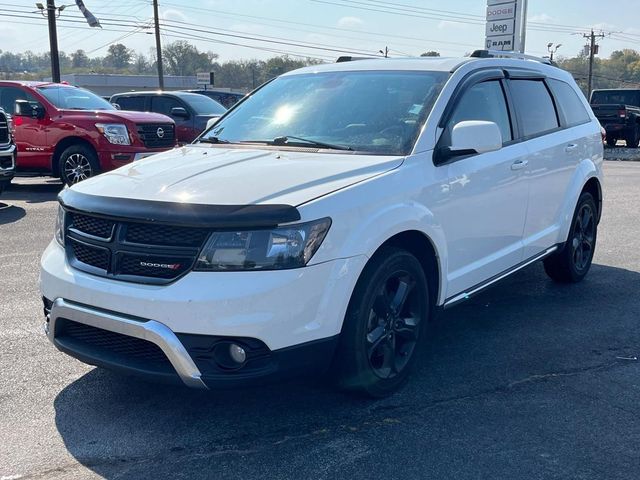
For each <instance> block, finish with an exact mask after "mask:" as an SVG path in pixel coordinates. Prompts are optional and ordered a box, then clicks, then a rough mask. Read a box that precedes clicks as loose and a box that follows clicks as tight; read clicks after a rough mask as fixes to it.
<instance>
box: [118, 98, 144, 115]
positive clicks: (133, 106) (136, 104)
mask: <svg viewBox="0 0 640 480" xmlns="http://www.w3.org/2000/svg"><path fill="white" fill-rule="evenodd" d="M144 100H145V97H119V98H117V99H114V103H117V104H118V105H120V108H121V109H122V110H133V111H134V112H144V111H145V110H146V108H145V105H144Z"/></svg>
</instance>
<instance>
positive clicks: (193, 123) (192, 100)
mask: <svg viewBox="0 0 640 480" xmlns="http://www.w3.org/2000/svg"><path fill="white" fill-rule="evenodd" d="M111 103H112V104H115V105H118V106H119V107H120V108H121V109H122V110H134V111H138V112H154V113H162V114H163V115H167V116H168V117H171V119H172V120H174V121H175V122H176V137H177V140H178V142H179V143H183V144H184V143H191V142H192V141H193V140H194V139H195V138H196V137H197V136H198V135H200V133H202V131H203V130H204V129H205V128H206V127H207V122H208V121H209V120H211V119H212V118H219V117H220V116H222V115H223V114H224V113H225V112H226V111H227V109H226V108H224V107H223V106H222V105H220V104H219V103H218V102H216V101H215V100H212V99H210V98H209V97H206V96H204V95H199V94H197V93H189V92H128V93H117V94H115V95H113V96H112V97H111Z"/></svg>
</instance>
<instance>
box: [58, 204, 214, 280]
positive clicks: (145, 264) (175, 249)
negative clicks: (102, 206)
mask: <svg viewBox="0 0 640 480" xmlns="http://www.w3.org/2000/svg"><path fill="white" fill-rule="evenodd" d="M208 235H209V230H207V229H202V228H195V227H179V226H175V225H158V224H153V223H137V222H131V221H118V220H111V219H105V218H102V217H95V216H93V215H90V214H87V213H84V212H83V213H80V212H69V214H68V215H67V225H66V251H67V257H68V259H69V263H70V264H71V265H72V266H73V267H74V268H77V269H78V270H82V271H85V272H87V273H91V274H94V275H99V276H103V277H107V278H112V279H115V280H122V281H127V282H136V283H148V284H166V283H169V282H171V281H173V280H176V279H177V278H179V277H180V276H182V275H184V274H185V273H187V272H188V271H189V270H190V269H191V268H192V267H193V265H194V264H195V262H196V258H197V256H198V253H199V252H200V249H201V248H202V246H203V244H204V243H205V242H206V240H207V237H208Z"/></svg>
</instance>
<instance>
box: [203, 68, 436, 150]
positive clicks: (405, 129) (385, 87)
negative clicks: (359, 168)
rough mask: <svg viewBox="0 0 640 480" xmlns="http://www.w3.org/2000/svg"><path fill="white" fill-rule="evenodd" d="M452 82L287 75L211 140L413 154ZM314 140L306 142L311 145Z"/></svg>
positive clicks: (426, 75) (423, 76) (379, 75)
mask: <svg viewBox="0 0 640 480" xmlns="http://www.w3.org/2000/svg"><path fill="white" fill-rule="evenodd" d="M447 78H448V73H445V72H428V71H416V72H409V71H391V70H389V71H334V72H318V73H302V74H287V75H283V76H281V77H278V78H277V79H275V80H274V81H272V82H270V83H268V84H266V85H265V86H264V87H262V88H260V89H259V90H258V91H256V92H255V93H254V94H253V95H251V96H250V97H248V98H247V99H245V100H243V101H242V103H240V104H239V105H238V106H237V107H236V108H235V109H234V110H233V111H231V112H230V113H229V114H228V115H227V116H226V117H225V118H224V119H222V120H221V121H220V122H218V123H216V125H215V127H213V128H212V129H210V130H209V131H208V132H207V133H205V134H204V136H203V139H204V140H207V139H210V138H212V137H216V139H217V141H222V142H224V141H227V142H242V141H255V142H257V144H258V145H259V144H260V143H264V144H266V145H273V144H278V143H277V142H276V140H279V139H280V137H294V136H295V137H300V138H303V139H304V140H300V139H297V140H296V139H293V138H291V139H290V140H287V141H286V142H287V145H290V146H293V147H308V146H309V144H310V142H314V141H315V142H322V143H325V144H332V145H334V146H336V147H338V148H340V147H342V148H350V149H352V150H356V151H361V152H362V151H365V152H372V153H377V154H383V155H406V154H407V153H409V152H410V151H411V149H412V148H413V145H414V143H415V141H416V139H417V137H418V135H419V133H420V130H421V128H422V125H424V122H425V120H426V119H427V116H428V115H429V112H431V109H432V108H433V104H434V102H435V100H436V99H437V98H438V95H439V94H440V90H441V89H442V86H443V85H444V82H445V81H446V80H447ZM305 140H307V141H305Z"/></svg>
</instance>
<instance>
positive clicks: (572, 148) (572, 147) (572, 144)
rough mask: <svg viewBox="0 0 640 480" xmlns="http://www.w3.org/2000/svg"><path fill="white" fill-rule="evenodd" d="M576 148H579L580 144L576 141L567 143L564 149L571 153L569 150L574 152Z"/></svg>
mask: <svg viewBox="0 0 640 480" xmlns="http://www.w3.org/2000/svg"><path fill="white" fill-rule="evenodd" d="M576 148H578V145H577V144H575V143H570V144H569V145H567V146H566V147H564V151H565V152H567V153H569V152H573V151H574V150H575V149H576Z"/></svg>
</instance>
